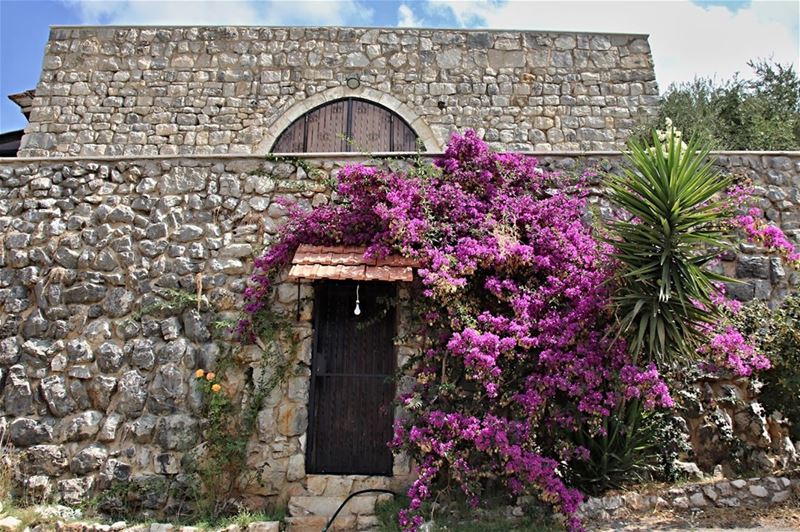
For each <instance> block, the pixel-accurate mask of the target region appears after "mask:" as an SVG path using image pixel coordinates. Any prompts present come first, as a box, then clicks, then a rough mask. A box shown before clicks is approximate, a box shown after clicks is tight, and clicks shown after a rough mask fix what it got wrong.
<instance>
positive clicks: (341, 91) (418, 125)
mask: <svg viewBox="0 0 800 532" xmlns="http://www.w3.org/2000/svg"><path fill="white" fill-rule="evenodd" d="M340 98H362V99H364V100H369V101H372V102H375V103H378V104H381V105H383V106H384V107H386V108H388V109H389V110H391V111H393V112H394V113H396V114H397V115H398V116H400V117H401V118H402V119H403V120H405V121H406V122H407V123H408V125H409V126H411V129H413V130H414V133H416V134H417V137H418V138H419V139H420V140H421V141H422V145H423V146H425V151H427V152H430V153H438V152H441V151H442V150H443V148H444V144H443V143H442V142H441V141H440V140H439V139H438V138H436V135H434V133H433V130H432V129H431V128H430V126H429V125H428V124H427V123H425V121H424V120H423V119H422V117H421V116H419V115H417V113H415V112H414V111H413V110H412V109H411V108H410V107H409V106H407V105H406V104H404V103H403V102H401V101H400V100H398V99H397V98H395V97H394V96H392V95H391V94H387V93H385V92H381V91H378V90H375V89H372V88H370V87H364V86H361V87H359V88H357V89H351V88H349V87H344V86H342V87H333V88H331V89H328V90H326V91H324V92H320V93H317V94H314V95H313V96H310V97H308V98H305V99H303V100H300V101H299V102H296V103H295V104H294V105H292V106H291V107H289V109H288V110H287V111H286V112H284V113H283V114H281V116H280V117H279V118H278V119H277V120H275V122H273V123H272V124H271V125H270V126H268V129H267V132H266V134H265V135H264V138H263V139H261V142H259V143H258V145H257V146H256V148H255V150H254V153H255V154H258V155H266V154H267V153H269V151H270V149H271V148H272V146H273V145H274V144H275V141H277V140H278V137H279V136H280V134H281V133H283V132H284V131H285V130H286V128H288V127H289V126H290V125H292V123H293V122H294V121H295V120H297V119H298V118H300V117H301V116H303V115H304V114H306V113H307V112H309V111H311V110H312V109H314V108H316V107H319V106H320V105H322V104H324V103H328V102H330V101H333V100H338V99H340Z"/></svg>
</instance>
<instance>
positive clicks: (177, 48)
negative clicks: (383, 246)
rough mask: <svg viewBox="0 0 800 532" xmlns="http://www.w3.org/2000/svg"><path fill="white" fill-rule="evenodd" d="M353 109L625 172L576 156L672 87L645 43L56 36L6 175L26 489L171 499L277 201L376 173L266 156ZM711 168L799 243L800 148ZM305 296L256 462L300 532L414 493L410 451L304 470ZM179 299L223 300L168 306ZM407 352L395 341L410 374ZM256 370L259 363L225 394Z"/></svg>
mask: <svg viewBox="0 0 800 532" xmlns="http://www.w3.org/2000/svg"><path fill="white" fill-rule="evenodd" d="M354 78H355V79H356V80H357V81H358V85H359V86H358V87H357V88H355V89H351V88H349V87H348V86H347V81H348V79H354ZM344 97H359V98H364V99H367V100H371V101H374V102H377V103H380V104H383V105H385V106H386V107H388V108H390V109H391V110H393V111H394V112H396V113H398V114H399V115H400V116H401V117H402V118H404V119H405V120H406V121H407V122H408V123H409V125H410V126H411V127H412V128H413V129H414V130H415V132H416V133H417V134H418V135H419V137H420V140H421V141H422V143H423V145H424V147H425V148H426V149H427V151H428V152H430V153H431V154H433V153H435V152H437V151H439V150H441V148H442V147H443V146H444V143H445V141H446V140H447V137H448V135H449V133H450V132H451V131H452V130H454V129H462V128H464V127H474V128H476V129H477V130H478V131H479V132H480V133H482V134H483V135H484V137H485V138H486V139H487V140H489V141H490V142H491V143H492V144H493V145H494V146H495V147H497V148H501V149H508V150H535V151H537V152H539V153H540V155H541V156H542V157H541V159H542V162H543V163H545V164H548V165H550V166H552V167H553V168H556V169H562V170H566V171H570V170H575V169H577V168H580V167H581V166H583V165H585V164H593V163H596V164H600V165H603V166H604V167H605V168H606V169H609V170H612V171H613V170H614V169H615V168H617V167H618V164H619V159H620V155H619V153H618V152H602V153H601V152H594V153H582V154H576V153H564V150H600V149H603V150H606V149H617V148H619V147H620V146H621V143H622V141H623V140H624V139H625V138H626V136H627V135H628V133H629V132H630V131H631V129H632V128H633V127H635V126H636V124H637V123H638V120H640V119H643V118H644V117H647V116H650V115H652V114H654V113H655V110H656V103H657V86H656V83H655V79H654V74H653V68H652V60H651V57H650V53H649V47H648V44H647V40H646V37H645V36H640V35H598V34H576V33H557V34H556V33H540V32H484V31H474V32H473V31H445V30H436V31H433V30H404V29H352V28H223V27H215V28H110V27H109V28H54V29H53V30H52V32H51V36H50V40H49V42H48V45H47V50H46V55H45V59H44V65H43V71H42V77H41V81H40V83H39V85H38V86H37V88H36V98H35V99H34V102H33V112H32V114H31V122H30V124H29V126H28V128H27V129H26V136H25V138H24V140H23V148H22V150H21V152H20V155H21V157H20V158H18V159H5V160H0V239H1V241H0V303H1V304H2V310H0V382H2V394H0V414H2V415H1V416H0V432H3V433H6V434H8V436H9V438H10V440H11V443H12V444H13V445H14V446H15V448H16V449H18V450H19V451H21V452H20V457H21V468H20V471H19V476H18V478H17V480H18V481H19V483H20V484H21V486H22V488H23V489H24V490H25V492H26V493H29V494H31V495H34V496H35V497H39V498H43V497H51V498H53V499H59V500H61V501H62V502H64V503H68V504H77V503H79V502H81V501H82V500H85V498H86V497H87V494H89V493H91V492H92V491H93V490H98V489H103V488H105V487H108V486H110V485H113V484H114V483H116V482H123V483H127V484H128V485H130V486H133V487H134V489H133V490H132V493H134V494H135V500H132V501H130V502H131V503H133V504H136V505H138V507H140V508H141V509H142V510H143V511H144V512H155V511H160V510H163V509H164V508H169V507H170V505H171V503H173V502H175V501H173V500H171V499H170V493H171V492H172V491H173V490H172V488H174V487H176V486H180V485H181V484H182V483H183V482H185V480H186V479H185V478H184V477H183V461H184V458H185V456H186V454H187V452H189V451H191V450H192V449H195V448H197V447H198V446H199V445H200V444H201V439H202V438H201V434H202V429H203V422H204V421H203V418H202V416H201V415H200V399H201V398H200V394H199V391H198V389H197V387H196V381H195V379H194V377H193V372H194V370H195V369H197V368H203V369H206V370H208V369H214V367H215V364H216V361H217V360H218V358H219V356H220V351H219V350H220V345H219V344H218V343H216V342H214V341H213V339H212V330H213V324H212V322H213V321H214V320H216V319H219V318H224V317H233V316H234V315H235V311H236V309H237V308H238V305H239V304H240V302H241V292H242V290H243V289H244V287H245V283H246V279H247V276H248V274H249V272H250V271H251V269H252V259H253V257H254V256H255V255H257V254H258V253H259V252H261V251H262V250H263V248H264V246H265V245H267V244H269V243H270V242H271V241H273V239H274V238H275V235H276V234H277V232H278V230H279V227H280V223H281V221H282V220H283V219H284V216H285V207H284V206H283V200H290V201H297V202H299V203H300V204H301V205H303V206H311V205H320V204H323V203H325V202H327V201H329V200H330V197H331V193H330V189H329V188H328V183H329V182H330V178H331V177H332V176H333V175H334V174H335V172H336V171H337V170H338V169H339V168H340V167H341V166H342V165H343V164H345V163H347V162H358V161H362V160H366V159H367V157H366V156H364V155H356V154H350V155H348V154H328V155H309V156H302V157H301V159H302V160H303V161H304V162H303V163H302V164H301V163H299V162H298V161H297V160H296V159H294V158H287V159H285V160H282V161H272V160H266V158H265V157H264V155H265V154H267V153H268V152H269V151H270V149H271V147H272V143H273V141H274V140H275V139H276V138H277V136H278V135H279V134H280V133H281V132H282V130H283V129H284V128H285V127H287V126H288V125H289V124H290V123H291V122H292V120H294V119H296V118H298V117H300V116H302V115H303V113H305V112H307V111H308V110H310V109H312V108H314V107H315V106H317V105H320V104H322V103H325V102H328V101H331V100H332V99H336V98H344ZM559 151H560V153H559ZM544 152H550V153H549V154H545V153H544ZM715 156H716V157H717V160H718V164H719V166H720V167H721V168H722V169H724V170H725V171H731V172H739V173H742V174H745V175H746V176H748V177H750V178H752V179H753V180H754V182H755V183H756V185H757V188H756V194H757V196H758V198H757V201H758V202H759V206H760V207H761V208H762V209H764V211H765V213H766V216H767V217H768V218H769V219H770V220H771V221H773V222H775V223H777V224H779V225H781V226H782V227H783V229H784V230H786V231H787V232H788V233H789V234H790V235H792V236H793V237H794V238H795V240H798V237H800V196H799V195H798V194H800V192H798V191H799V190H800V154H797V153H790V154H780V153H752V154H743V153H726V154H716V155H715ZM601 208H602V206H601ZM727 259H729V260H726V261H723V263H722V264H721V266H720V267H721V268H722V269H724V271H726V272H727V273H729V274H736V275H737V276H739V277H740V278H742V279H744V280H746V281H747V282H746V283H745V284H743V285H737V286H736V287H735V288H734V290H735V294H736V295H737V296H738V297H740V298H741V299H752V298H760V299H766V300H770V301H775V300H776V299H777V298H780V297H781V296H782V295H783V294H785V293H786V291H787V290H789V289H790V288H792V287H796V286H797V285H798V278H797V276H796V275H795V274H793V273H791V272H787V271H785V270H784V269H783V267H782V265H781V263H780V261H775V260H773V258H771V257H768V256H767V255H766V254H764V253H763V252H762V250H759V249H758V248H756V247H754V246H748V245H742V247H741V248H740V249H739V250H738V254H735V256H734V255H731V256H730V257H727ZM312 291H313V289H312V287H311V286H310V285H306V286H302V287H301V290H300V293H299V298H300V305H299V308H300V313H299V319H297V320H296V323H295V324H294V328H295V332H296V333H297V334H298V337H299V338H300V340H301V342H300V346H299V349H298V350H297V352H296V354H295V355H294V356H295V358H294V359H293V360H292V361H291V362H292V364H293V373H292V374H291V375H290V376H289V378H287V379H286V381H285V382H283V383H282V384H281V385H280V386H279V387H278V388H277V389H276V390H275V391H274V392H273V393H272V394H271V395H270V396H269V397H268V398H267V400H266V402H265V404H264V408H263V409H262V410H261V411H260V412H259V416H258V423H257V429H256V432H255V434H253V436H252V438H251V440H250V442H249V446H248V467H250V468H252V469H253V470H257V471H258V472H259V477H260V481H261V482H259V483H258V484H253V485H252V486H250V487H249V489H250V495H251V496H252V497H253V501H256V503H257V504H261V503H263V502H264V501H265V500H269V499H279V500H281V501H282V502H288V506H289V509H290V512H291V515H292V516H293V517H292V518H293V519H299V520H302V519H308V520H313V519H315V518H316V517H317V516H318V515H320V514H325V513H328V514H329V513H332V512H333V510H335V508H336V507H337V506H338V504H339V503H340V502H341V500H342V499H343V498H344V497H346V496H347V495H348V494H350V493H352V492H354V491H357V490H360V489H363V488H366V487H372V488H374V487H383V488H385V487H391V488H394V489H400V488H401V487H402V485H403V483H404V482H405V480H406V479H407V478H408V474H409V473H410V468H409V464H408V463H407V461H405V460H404V459H403V458H402V457H398V458H397V459H396V460H395V463H394V471H393V473H394V476H393V477H366V476H353V475H307V474H306V471H305V458H304V449H305V444H306V431H307V426H308V408H307V405H308V393H309V374H310V369H309V364H310V357H311V340H310V337H311V323H310V315H311V300H312V296H313V293H312ZM175 293H179V294H184V295H186V294H188V295H195V296H196V295H197V294H200V295H201V297H202V298H204V299H205V301H207V304H204V305H201V307H200V308H197V307H196V306H193V305H183V306H179V307H169V305H168V303H169V298H170V294H175ZM401 295H403V296H404V297H407V295H408V294H407V292H405V291H401ZM297 298H298V291H297V287H296V285H288V284H285V285H283V286H281V287H280V288H279V289H278V293H277V299H278V300H277V301H276V303H275V304H276V306H278V307H279V308H281V309H283V310H284V311H287V312H289V313H290V314H292V315H294V313H295V311H296V309H297V303H298V301H297ZM165 305H167V307H169V308H166V309H165ZM403 312H405V311H403V309H401V320H400V321H401V324H400V329H401V330H400V333H401V334H399V336H400V337H402V336H403V334H402V332H403V330H402V329H403V323H404V320H403V315H404V314H403ZM411 349H413V345H408V344H404V343H400V344H399V345H397V356H398V361H399V362H402V361H403V360H404V357H406V356H407V355H408V354H409V350H411ZM259 359H260V357H259V354H258V353H257V352H255V351H245V352H244V354H243V355H242V359H241V364H240V366H238V367H236V368H234V370H232V371H231V372H230V382H229V383H228V385H229V386H230V387H231V389H232V391H241V390H242V389H243V386H244V383H245V381H246V380H247V378H248V374H250V373H255V372H256V371H257V370H258V369H259ZM732 408H733V407H732ZM736 408H738V407H736ZM727 414H728V415H729V417H730V418H731V423H732V424H733V425H734V426H733V429H734V430H738V431H749V432H750V433H751V434H755V435H756V436H757V437H758V441H759V442H760V443H759V445H761V446H762V450H763V453H764V455H765V456H766V458H769V456H767V455H769V454H770V453H772V452H773V451H776V449H775V447H776V446H778V447H780V446H783V445H784V443H785V442H783V441H778V440H777V439H776V438H772V439H771V437H770V435H769V433H768V431H767V432H766V433H765V431H764V430H763V429H764V427H765V424H766V420H764V419H763V416H760V414H758V413H756V414H753V415H749V414H748V415H745V414H746V413H745V414H742V413H741V412H739V411H734V410H731V412H729V413H727ZM740 420H741V421H740ZM764 434H766V436H764ZM789 443H790V444H791V442H789ZM287 499H288V501H287ZM375 500H376V497H375V496H373V497H372V498H371V499H369V498H367V499H360V501H361V502H360V503H359V504H357V505H356V506H354V507H353V508H352V509H351V510H348V512H346V515H344V516H343V519H344V520H343V521H342V524H343V526H345V527H348V526H349V527H350V529H352V528H356V527H359V528H368V527H369V526H371V524H372V523H374V516H372V515H371V511H372V510H371V508H372V505H374V502H375ZM317 524H319V523H317ZM320 528H321V525H320Z"/></svg>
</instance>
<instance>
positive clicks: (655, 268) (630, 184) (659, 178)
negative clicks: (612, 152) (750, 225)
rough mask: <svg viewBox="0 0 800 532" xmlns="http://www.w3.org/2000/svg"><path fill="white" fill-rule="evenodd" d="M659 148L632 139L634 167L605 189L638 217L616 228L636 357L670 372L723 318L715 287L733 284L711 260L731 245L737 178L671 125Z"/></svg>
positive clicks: (626, 322)
mask: <svg viewBox="0 0 800 532" xmlns="http://www.w3.org/2000/svg"><path fill="white" fill-rule="evenodd" d="M653 145H654V147H648V146H647V145H646V144H644V143H641V142H637V141H631V142H630V143H629V145H628V146H629V150H630V151H629V153H628V154H627V159H628V162H629V163H630V164H629V167H628V168H626V169H625V170H624V172H623V173H622V174H621V175H609V176H607V178H606V182H605V185H606V189H607V191H608V198H609V200H610V201H611V203H612V205H613V206H614V207H616V208H617V209H619V210H622V211H625V212H627V213H628V214H629V215H630V216H631V218H630V219H627V220H617V221H614V222H612V223H611V224H610V227H609V233H610V235H611V236H610V238H609V242H610V243H612V244H613V246H614V248H615V252H614V257H615V258H616V259H617V261H618V262H619V264H620V266H621V268H620V273H619V276H618V278H617V281H618V286H617V291H616V296H615V303H616V310H617V313H618V317H619V320H620V333H621V334H622V336H623V337H625V338H626V339H627V340H628V343H629V345H630V349H631V353H632V355H633V357H634V360H637V361H641V359H642V358H644V359H645V361H646V362H649V361H655V362H656V363H658V364H659V366H662V367H663V366H664V365H667V366H668V365H671V364H672V363H674V362H676V361H678V360H677V359H680V360H685V359H687V358H691V357H693V355H694V354H695V347H696V345H697V342H698V341H699V340H700V339H701V333H700V330H699V326H700V325H701V324H703V323H712V322H713V321H714V320H715V319H716V318H715V314H714V311H713V307H712V305H711V302H710V300H709V295H710V294H711V292H712V291H713V285H712V282H713V281H717V280H729V279H726V278H724V277H722V276H720V275H718V274H716V273H714V272H712V271H710V270H709V268H708V263H709V262H710V261H711V260H713V259H714V257H716V256H717V254H718V253H719V252H720V251H721V250H723V249H725V248H728V247H729V245H730V244H729V242H730V239H729V235H728V234H727V232H726V231H725V229H724V226H723V223H722V222H723V221H724V220H725V218H726V216H727V214H726V213H727V210H728V206H727V204H726V203H725V202H724V200H722V199H721V198H720V193H721V192H722V191H723V190H725V189H726V188H727V187H728V185H729V184H730V179H729V178H726V177H723V176H721V175H720V174H719V173H718V172H716V171H715V170H714V169H713V167H712V163H711V162H710V161H709V159H708V153H709V151H708V149H707V148H706V147H704V146H701V145H700V143H699V142H698V141H697V140H692V141H691V142H689V144H688V146H687V145H685V144H683V143H682V142H681V140H680V136H679V133H678V134H675V132H674V131H672V130H671V128H668V130H667V134H666V138H664V139H661V138H659V136H658V133H657V132H655V131H654V132H653Z"/></svg>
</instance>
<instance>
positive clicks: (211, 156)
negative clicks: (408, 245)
mask: <svg viewBox="0 0 800 532" xmlns="http://www.w3.org/2000/svg"><path fill="white" fill-rule="evenodd" d="M518 153H521V154H522V155H531V156H534V157H603V156H615V157H616V156H622V155H624V154H625V152H623V151H617V150H607V151H539V152H518ZM709 154H710V155H716V156H721V157H725V156H737V155H738V156H763V157H779V156H784V157H800V150H798V151H735V150H731V151H712V152H710V153H709ZM416 155H419V156H421V157H424V158H430V157H441V156H442V155H444V153H443V152H422V153H417V152H378V153H364V152H330V153H319V152H311V153H272V154H267V155H265V154H256V153H208V154H186V155H181V154H176V155H69V156H64V157H60V156H53V157H0V164H12V163H28V162H31V163H40V162H53V163H58V162H78V161H154V160H155V161H166V160H176V159H198V160H215V159H222V160H239V159H245V160H251V159H252V160H256V159H258V160H264V161H269V160H271V159H272V158H285V159H306V160H309V159H311V160H314V159H331V160H348V159H353V160H363V159H370V158H393V157H394V158H399V157H413V156H416Z"/></svg>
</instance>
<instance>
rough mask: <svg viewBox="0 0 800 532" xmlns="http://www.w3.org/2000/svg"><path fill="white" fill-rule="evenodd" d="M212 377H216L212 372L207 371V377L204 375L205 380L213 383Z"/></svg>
mask: <svg viewBox="0 0 800 532" xmlns="http://www.w3.org/2000/svg"><path fill="white" fill-rule="evenodd" d="M214 377H216V375H215V374H214V372H213V371H209V372H208V375H206V380H208V381H213V380H214Z"/></svg>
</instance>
